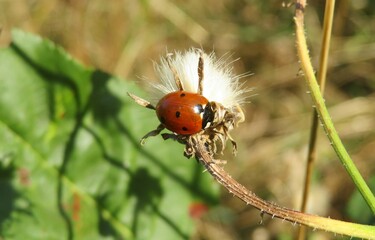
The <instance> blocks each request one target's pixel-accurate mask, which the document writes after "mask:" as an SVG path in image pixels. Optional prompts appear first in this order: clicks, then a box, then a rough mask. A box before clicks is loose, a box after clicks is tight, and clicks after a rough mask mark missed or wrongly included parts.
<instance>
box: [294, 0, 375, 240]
mask: <svg viewBox="0 0 375 240" xmlns="http://www.w3.org/2000/svg"><path fill="white" fill-rule="evenodd" d="M305 6H306V2H305V1H296V14H295V18H294V20H295V24H296V41H297V52H298V56H299V59H300V61H301V67H302V70H303V72H304V75H305V79H306V81H307V85H308V87H309V89H310V91H311V95H312V98H313V102H314V105H315V108H316V111H317V113H318V116H319V117H320V121H321V122H322V124H323V127H324V130H325V131H326V133H327V136H328V138H329V140H330V142H331V144H332V146H333V148H334V150H335V151H336V154H337V156H338V157H339V159H340V161H341V163H342V164H343V166H344V167H345V169H346V171H347V172H348V173H349V175H350V177H351V178H352V179H353V182H354V183H355V185H356V187H357V189H358V190H359V191H360V193H361V194H362V196H363V197H364V199H365V200H366V202H367V204H368V205H369V207H370V208H371V210H372V212H373V213H375V197H374V195H373V194H372V192H371V190H370V188H369V187H368V186H367V184H366V182H365V181H364V179H363V177H362V176H361V174H360V173H359V171H358V169H357V167H356V166H355V165H354V163H353V161H352V160H351V158H350V156H349V154H348V152H347V151H346V149H345V147H344V145H343V144H342V142H341V139H340V137H339V136H338V134H337V131H336V129H335V128H334V125H333V123H332V120H331V117H330V115H329V113H328V110H327V108H326V106H325V103H324V100H323V97H322V94H321V92H320V89H319V85H318V83H317V81H316V78H315V75H314V70H313V67H312V64H311V61H310V57H309V54H308V48H307V44H306V38H305V32H304V23H303V21H304V9H305ZM374 236H375V235H374Z"/></svg>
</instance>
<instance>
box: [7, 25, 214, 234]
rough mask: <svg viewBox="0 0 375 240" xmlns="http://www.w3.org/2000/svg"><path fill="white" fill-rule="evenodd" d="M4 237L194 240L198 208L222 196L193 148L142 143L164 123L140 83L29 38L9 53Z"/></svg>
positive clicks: (17, 35)
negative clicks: (146, 102)
mask: <svg viewBox="0 0 375 240" xmlns="http://www.w3.org/2000/svg"><path fill="white" fill-rule="evenodd" d="M0 89H1V94H0V132H1V134H0V196H1V202H2V204H0V236H1V237H3V238H5V239H73V238H74V239H187V238H189V236H190V235H191V234H192V233H193V231H194V219H192V218H191V217H190V216H189V206H191V205H192V204H194V203H195V202H202V203H204V204H207V205H209V206H212V205H215V204H216V203H217V201H218V186H217V185H216V184H215V183H214V182H213V180H212V179H211V178H210V176H209V175H208V174H204V173H202V172H203V168H202V167H201V166H200V165H199V164H197V163H196V161H195V160H187V159H185V158H184V157H183V154H182V153H183V146H181V145H180V144H178V143H177V142H173V141H168V142H164V141H163V140H162V139H161V137H155V138H151V139H149V140H148V142H147V144H146V145H145V146H142V147H141V146H140V145H139V139H140V137H142V136H143V135H144V134H145V133H147V132H148V131H150V130H153V129H154V128H155V127H156V126H157V124H158V122H157V118H156V117H155V113H154V112H153V111H150V110H148V109H145V108H141V107H140V106H138V105H137V104H135V103H134V102H133V101H132V100H131V99H130V98H129V97H128V96H127V94H126V92H132V93H134V94H137V95H144V93H143V92H142V91H140V90H139V89H138V88H137V87H136V86H135V85H134V84H133V83H131V82H127V81H123V80H120V79H117V78H115V77H112V76H110V75H109V74H106V73H104V72H101V71H98V70H92V69H88V68H86V67H84V66H82V65H81V64H80V63H78V62H77V61H75V60H74V59H72V58H71V57H70V56H69V55H68V54H66V53H65V52H64V50H62V49H61V48H60V47H57V46H55V45H54V44H53V43H51V42H50V41H47V40H44V39H41V38H40V37H37V36H34V35H32V34H29V33H25V32H22V31H19V30H15V31H13V42H12V44H11V46H10V47H8V48H5V49H1V50H0Z"/></svg>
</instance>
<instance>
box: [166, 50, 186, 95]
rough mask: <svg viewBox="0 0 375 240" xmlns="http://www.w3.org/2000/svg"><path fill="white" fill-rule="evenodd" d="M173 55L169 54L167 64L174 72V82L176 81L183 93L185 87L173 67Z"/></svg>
mask: <svg viewBox="0 0 375 240" xmlns="http://www.w3.org/2000/svg"><path fill="white" fill-rule="evenodd" d="M172 55H173V53H169V54H167V57H166V60H167V63H168V66H169V68H170V69H171V71H172V73H173V76H174V80H175V83H176V86H177V88H178V89H179V90H180V91H183V90H184V88H183V86H182V83H181V79H180V77H179V76H178V73H177V71H176V69H175V68H174V67H173V65H172V63H171V56H172Z"/></svg>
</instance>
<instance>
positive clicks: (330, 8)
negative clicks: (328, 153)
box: [297, 0, 335, 240]
mask: <svg viewBox="0 0 375 240" xmlns="http://www.w3.org/2000/svg"><path fill="white" fill-rule="evenodd" d="M334 9H335V0H327V1H326V5H325V11H324V21H323V39H322V47H321V51H320V58H319V71H318V82H319V86H320V91H321V92H322V94H323V93H324V88H325V83H326V76H327V65H328V55H329V46H330V42H331V32H332V23H333V16H334ZM318 124H319V119H318V114H317V113H316V111H315V109H314V110H313V112H312V123H311V130H310V139H309V149H308V153H307V164H306V171H305V182H304V189H303V196H302V203H301V209H300V210H301V212H306V206H307V201H308V198H309V193H310V184H311V177H312V173H313V169H314V162H315V160H316V142H317V136H318V134H317V133H318ZM297 235H298V239H299V240H303V239H305V238H306V228H305V227H304V226H301V227H300V228H299V229H298V234H297Z"/></svg>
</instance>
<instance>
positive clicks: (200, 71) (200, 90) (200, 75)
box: [198, 49, 204, 95]
mask: <svg viewBox="0 0 375 240" xmlns="http://www.w3.org/2000/svg"><path fill="white" fill-rule="evenodd" d="M198 52H199V61H198V94H200V95H202V94H203V78H204V74H203V70H204V69H203V66H204V64H203V51H202V50H200V49H199V50H198Z"/></svg>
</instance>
